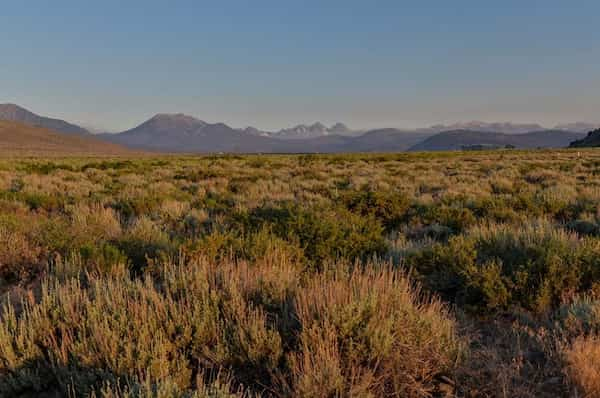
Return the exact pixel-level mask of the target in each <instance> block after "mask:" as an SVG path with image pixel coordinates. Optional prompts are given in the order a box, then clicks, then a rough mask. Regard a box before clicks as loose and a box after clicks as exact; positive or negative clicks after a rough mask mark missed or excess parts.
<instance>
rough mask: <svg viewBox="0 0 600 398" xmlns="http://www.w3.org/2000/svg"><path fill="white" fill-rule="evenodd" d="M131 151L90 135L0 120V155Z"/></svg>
mask: <svg viewBox="0 0 600 398" xmlns="http://www.w3.org/2000/svg"><path fill="white" fill-rule="evenodd" d="M130 153H131V152H130V151H128V150H126V149H125V148H123V147H120V146H118V145H115V144H111V143H107V142H104V141H100V140H98V139H95V138H93V137H91V136H79V135H67V134H62V133H58V132H55V131H51V130H47V129H45V128H42V127H34V126H30V125H26V124H22V123H18V122H12V121H6V120H0V155H2V156H7V155H15V156H26V155H29V156H31V155H42V154H43V155H52V156H57V155H58V156H67V155H71V156H72V155H124V154H130Z"/></svg>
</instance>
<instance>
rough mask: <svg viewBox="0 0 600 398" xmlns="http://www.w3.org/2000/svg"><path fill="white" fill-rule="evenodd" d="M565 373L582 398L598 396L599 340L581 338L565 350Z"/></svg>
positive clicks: (599, 376)
mask: <svg viewBox="0 0 600 398" xmlns="http://www.w3.org/2000/svg"><path fill="white" fill-rule="evenodd" d="M564 354H565V361H566V368H565V372H566V374H567V376H568V377H569V379H570V380H571V381H572V383H573V384H575V386H576V387H577V389H578V390H579V391H580V392H581V394H582V396H586V397H596V396H599V395H600V338H598V337H596V336H591V337H581V338H578V339H577V340H575V342H574V343H573V344H572V346H570V347H569V348H567V349H566V350H565V353H564Z"/></svg>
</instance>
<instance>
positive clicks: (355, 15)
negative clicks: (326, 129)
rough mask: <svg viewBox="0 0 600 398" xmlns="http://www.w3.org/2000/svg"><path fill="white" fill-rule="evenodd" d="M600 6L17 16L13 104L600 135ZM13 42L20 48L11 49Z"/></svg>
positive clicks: (14, 7) (68, 111) (119, 113)
mask: <svg viewBox="0 0 600 398" xmlns="http://www.w3.org/2000/svg"><path fill="white" fill-rule="evenodd" d="M599 14H600V4H598V3H597V2H592V1H581V2H578V4H577V7H573V6H572V5H570V4H567V3H565V2H561V1H556V0H552V1H544V2H541V1H531V2H527V3H526V4H523V3H522V2H517V1H505V2H502V3H494V4H488V3H481V2H476V1H458V2H453V3H442V4H437V5H436V6H435V7H432V6H429V7H426V6H424V5H415V4H412V3H408V2H401V1H381V2H377V4H376V5H373V4H368V3H365V2H358V1H344V2H341V1H330V2H327V3H326V4H323V2H314V1H313V2H302V3H301V4H300V3H291V4H283V3H280V2H274V1H265V2H261V3H260V4H254V3H248V2H242V1H229V2H225V3H219V4H200V3H199V2H194V1H178V2H176V3H175V4H166V3H162V2H158V1H144V2H141V1H131V2H128V3H127V4H122V3H121V2H117V1H113V0H111V1H105V2H102V3H93V4H81V3H79V2H75V1H61V2H59V3H58V4H57V3H56V2H54V3H47V2H41V1H37V2H27V3H15V2H13V3H10V4H6V5H4V7H3V12H2V15H0V32H1V33H2V37H4V38H5V39H4V40H0V51H2V54H3V58H2V61H1V62H0V73H1V76H2V80H1V82H2V98H0V100H2V101H3V102H13V103H16V104H19V105H21V106H23V107H25V108H27V109H30V110H32V111H33V112H36V113H38V114H40V115H45V116H51V117H57V118H61V119H64V120H67V121H70V122H73V123H78V124H80V125H83V126H86V127H92V128H93V129H95V130H106V131H111V132H115V131H122V130H126V129H129V128H132V127H134V126H136V125H138V124H139V123H141V122H143V121H144V120H146V119H148V118H149V117H151V116H152V115H154V114H156V113H185V114H188V115H191V116H194V117H197V118H199V119H202V120H205V121H207V122H224V123H227V124H228V125H231V126H233V127H245V126H252V127H256V128H259V129H263V130H278V129H281V128H284V127H289V126H292V125H296V124H307V123H313V122H315V121H320V122H322V123H324V124H326V125H331V124H333V123H335V122H338V121H339V122H343V123H346V124H347V125H348V126H350V127H352V128H356V129H365V128H377V127H397V128H416V127H426V126H431V125H435V124H453V123H457V122H468V121H471V120H483V121H487V122H513V123H539V124H541V125H543V126H545V127H553V126H555V125H556V124H560V123H571V122H578V121H583V122H589V123H597V122H600V120H598V117H597V110H598V109H599V108H600V96H598V95H597V93H598V91H599V90H600V78H599V77H598V74H597V71H596V65H598V64H599V63H600V49H599V48H598V46H597V43H598V42H599V40H600V31H599V30H598V29H597V27H596V26H597V22H596V17H597V15H599ZM7 38H8V39H7Z"/></svg>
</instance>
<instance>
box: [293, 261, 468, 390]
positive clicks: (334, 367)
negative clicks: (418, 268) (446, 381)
mask: <svg viewBox="0 0 600 398" xmlns="http://www.w3.org/2000/svg"><path fill="white" fill-rule="evenodd" d="M418 295H419V293H418V292H416V291H415V290H413V288H412V287H411V286H410V283H409V282H408V280H407V279H406V278H405V277H404V276H403V275H401V274H399V273H397V272H395V271H390V270H389V269H386V268H383V269H369V270H367V271H365V272H364V273H363V272H356V271H355V272H351V273H349V274H346V273H343V272H338V273H335V275H334V276H333V277H325V275H318V276H317V277H316V278H314V279H313V280H312V281H311V282H310V283H309V285H308V287H307V289H305V290H303V291H301V292H300V294H299V297H298V302H297V311H298V317H299V320H300V323H301V325H302V332H301V334H300V352H298V353H291V354H290V364H291V365H290V366H291V372H292V382H291V389H292V391H293V393H292V395H294V396H299V397H312V396H322V397H325V396H428V395H430V394H433V393H434V392H435V391H436V379H435V378H436V376H439V375H444V374H445V375H451V374H452V372H453V369H454V367H455V365H456V363H457V360H458V359H459V358H460V356H461V352H462V346H461V343H460V342H459V340H458V339H457V337H456V334H455V326H454V323H453V321H452V320H451V319H450V318H449V317H448V315H447V312H446V310H445V308H444V306H443V305H441V304H440V303H439V302H438V301H436V300H427V299H420V298H418Z"/></svg>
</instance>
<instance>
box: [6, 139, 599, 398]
mask: <svg viewBox="0 0 600 398" xmlns="http://www.w3.org/2000/svg"><path fill="white" fill-rule="evenodd" d="M36 131H37V130H36ZM0 295H1V296H2V301H3V303H4V304H3V307H2V309H1V310H0V396H2V397H37V396H77V397H79V396H82V397H87V396H95V397H107V398H108V397H254V396H265V397H270V396H273V397H453V396H458V397H557V396H559V397H561V396H562V397H569V396H589V397H592V396H598V393H599V392H600V377H598V375H599V374H600V368H599V366H600V365H599V364H600V337H599V335H598V333H600V296H599V295H600V152H596V151H593V150H580V151H579V152H577V151H568V150H563V151H495V152H494V151H490V152H455V153H448V152H439V153H412V154H387V155H380V154H371V155H299V156H283V155H281V156H258V155H254V156H231V155H223V156H203V157H191V156H190V157H185V156H180V157H168V156H160V157H158V156H157V157H153V158H151V157H144V158H135V157H129V158H118V159H117V158H115V159H108V158H95V159H93V158H87V159H74V158H56V157H53V158H46V159H41V158H38V159H36V160H33V159H28V158H11V159H4V160H0ZM43 394H45V395H43Z"/></svg>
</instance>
